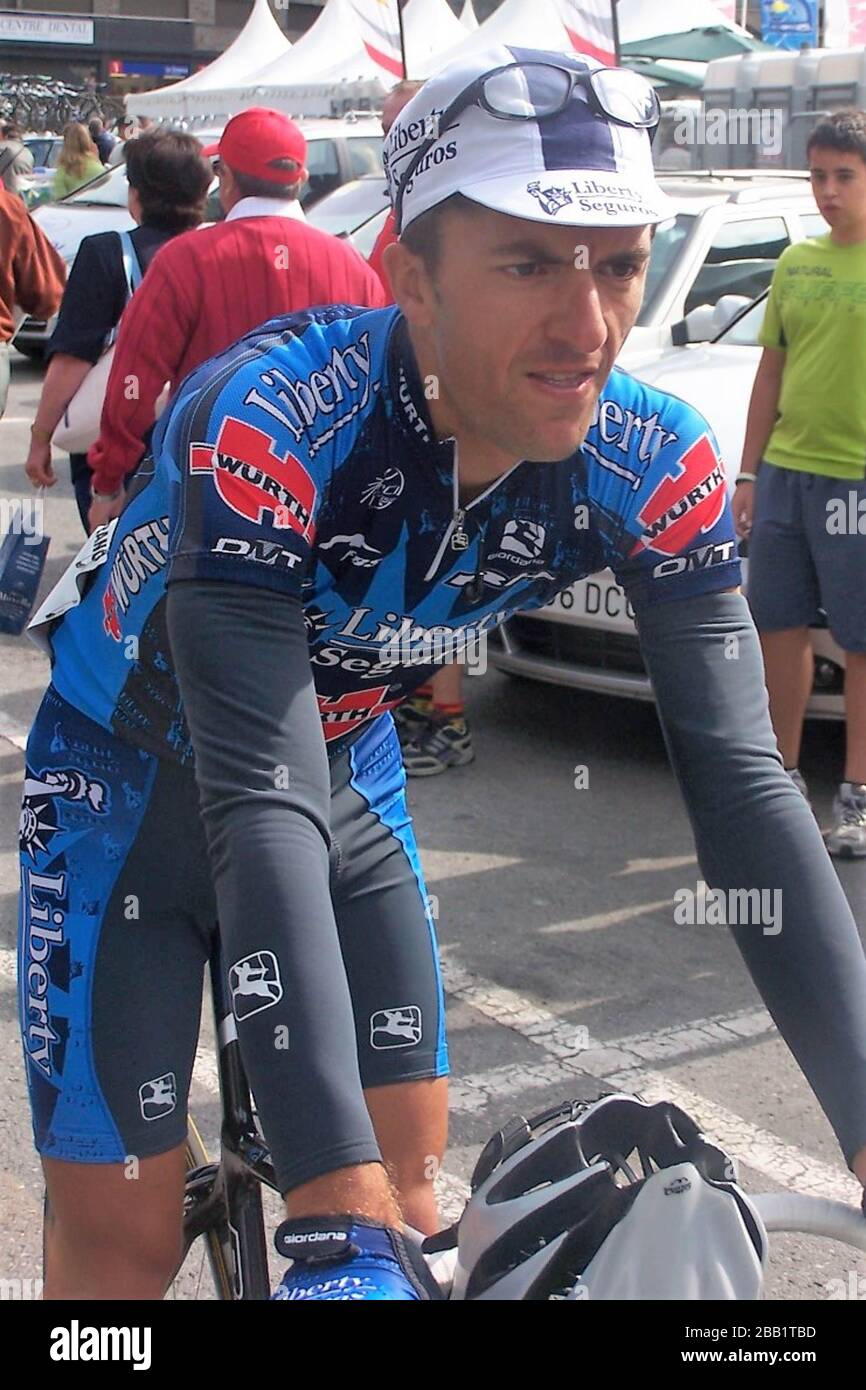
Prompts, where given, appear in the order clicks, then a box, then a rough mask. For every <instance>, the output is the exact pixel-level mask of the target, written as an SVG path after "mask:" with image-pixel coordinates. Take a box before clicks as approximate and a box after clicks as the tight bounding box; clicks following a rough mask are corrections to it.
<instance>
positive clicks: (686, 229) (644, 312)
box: [637, 212, 695, 324]
mask: <svg viewBox="0 0 866 1390" xmlns="http://www.w3.org/2000/svg"><path fill="white" fill-rule="evenodd" d="M694 224H695V218H694V216H692V215H691V214H688V213H684V212H680V213H677V215H676V217H673V218H671V220H670V222H662V223H661V225H660V226H659V227H658V228H657V229H656V234H655V236H654V237H653V247H652V254H651V256H650V263H649V269H648V270H647V277H646V286H645V288H644V296H643V304H642V305H641V311H640V313H639V314H638V316H637V323H638V324H646V323H649V322H650V321H651V317H652V313H653V309H654V308H655V303H656V300H657V299H658V298H659V297H660V296H661V295H662V294H663V293H664V291H665V289H666V287H667V281H668V276H669V275H670V272H671V269H672V267H673V266H674V264H675V263H676V260H677V257H678V256H679V255H681V253H682V249H683V247H684V246H685V244H686V241H687V240H688V237H689V235H690V233H691V230H692V227H693V226H694Z"/></svg>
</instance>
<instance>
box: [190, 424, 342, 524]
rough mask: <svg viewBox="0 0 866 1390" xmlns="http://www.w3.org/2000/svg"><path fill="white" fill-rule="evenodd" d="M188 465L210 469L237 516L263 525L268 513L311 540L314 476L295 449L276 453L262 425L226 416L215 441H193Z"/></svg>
mask: <svg viewBox="0 0 866 1390" xmlns="http://www.w3.org/2000/svg"><path fill="white" fill-rule="evenodd" d="M189 471H190V473H192V474H197V473H210V474H212V476H213V481H214V486H215V488H216V490H217V492H218V493H219V496H220V497H221V498H222V500H223V502H225V503H226V505H227V506H229V507H231V509H232V511H233V512H237V514H238V516H242V517H245V518H246V520H247V521H252V522H255V523H256V525H261V523H262V520H263V518H264V516H265V513H269V514H270V515H271V516H273V519H274V525H275V526H285V527H287V528H288V529H289V530H291V531H295V532H296V533H297V534H298V535H299V536H303V538H304V540H307V541H312V539H313V536H314V534H315V529H316V528H315V526H314V524H313V508H314V506H315V502H316V489H315V486H314V484H313V480H312V478H311V477H310V475H309V473H308V472H307V470H306V468H304V466H303V464H302V463H301V462H300V460H299V459H296V458H295V456H294V454H290V453H285V454H283V455H280V454H277V453H276V452H275V440H274V439H273V437H272V436H270V435H267V434H265V432H264V431H263V430H257V429H256V428H255V427H254V426H253V425H248V424H247V423H246V422H245V421H244V420H235V419H234V418H233V417H232V416H227V417H226V419H225V420H223V422H222V425H221V426H220V432H219V435H218V437H217V441H216V444H191V445H190V449H189Z"/></svg>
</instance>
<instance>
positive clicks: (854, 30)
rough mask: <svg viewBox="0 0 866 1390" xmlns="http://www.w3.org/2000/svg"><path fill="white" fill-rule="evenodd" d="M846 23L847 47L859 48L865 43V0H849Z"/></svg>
mask: <svg viewBox="0 0 866 1390" xmlns="http://www.w3.org/2000/svg"><path fill="white" fill-rule="evenodd" d="M848 23H849V30H848V47H849V48H861V47H863V46H864V45H866V0H851V12H850V18H849V21H848Z"/></svg>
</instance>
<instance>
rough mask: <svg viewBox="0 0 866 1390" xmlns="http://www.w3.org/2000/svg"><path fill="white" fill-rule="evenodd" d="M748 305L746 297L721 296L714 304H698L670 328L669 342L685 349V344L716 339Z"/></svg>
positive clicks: (749, 301) (737, 295) (738, 295)
mask: <svg viewBox="0 0 866 1390" xmlns="http://www.w3.org/2000/svg"><path fill="white" fill-rule="evenodd" d="M750 303H751V300H750V299H749V298H748V297H747V296H746V295H743V294H723V295H722V297H721V299H719V300H717V301H716V303H715V304H698V305H696V306H695V308H694V309H690V310H689V312H688V313H687V314H686V316H685V318H684V319H680V321H679V323H675V324H673V325H672V326H671V342H672V343H673V345H674V347H685V345H686V344H687V343H708V342H709V341H710V340H711V339H712V338H716V337H718V335H719V334H720V333H721V332H723V330H724V329H725V328H727V326H728V324H729V323H730V322H731V320H732V319H733V318H735V317H736V315H737V314H738V313H739V312H740V310H741V309H745V307H746V305H747V304H750Z"/></svg>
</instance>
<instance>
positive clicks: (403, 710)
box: [393, 700, 432, 748]
mask: <svg viewBox="0 0 866 1390" xmlns="http://www.w3.org/2000/svg"><path fill="white" fill-rule="evenodd" d="M431 709H432V706H431V704H430V702H429V700H425V701H417V702H416V701H415V700H404V701H403V703H402V705H398V706H397V708H396V709H395V710H394V711H393V719H394V723H395V725H396V727H397V737H398V739H399V740H400V745H401V747H403V748H405V746H406V744H407V743H412V742H413V740H414V739H416V738H420V737H421V735H422V734H424V733H426V731H427V730H428V729H429V728H430V724H431V722H432V714H431Z"/></svg>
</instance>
